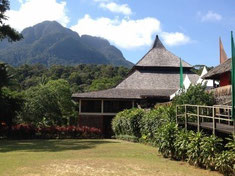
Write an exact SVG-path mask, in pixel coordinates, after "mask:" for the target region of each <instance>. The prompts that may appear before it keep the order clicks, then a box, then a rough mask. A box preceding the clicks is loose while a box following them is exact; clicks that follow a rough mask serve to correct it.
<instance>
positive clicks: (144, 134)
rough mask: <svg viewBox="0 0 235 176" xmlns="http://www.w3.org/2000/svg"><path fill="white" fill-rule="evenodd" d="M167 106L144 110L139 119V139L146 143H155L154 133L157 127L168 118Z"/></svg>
mask: <svg viewBox="0 0 235 176" xmlns="http://www.w3.org/2000/svg"><path fill="white" fill-rule="evenodd" d="M169 109H170V108H168V107H163V106H161V107H158V108H156V109H153V110H150V111H146V112H145V113H144V115H143V117H142V119H141V120H140V132H141V140H142V141H144V142H148V143H152V144H154V143H155V140H156V139H155V138H154V134H156V132H157V130H158V128H159V127H160V126H161V125H163V124H164V123H166V122H168V121H170V120H169V115H168V113H169Z"/></svg>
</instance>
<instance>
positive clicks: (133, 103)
mask: <svg viewBox="0 0 235 176" xmlns="http://www.w3.org/2000/svg"><path fill="white" fill-rule="evenodd" d="M134 107H135V101H134V100H132V108H134Z"/></svg>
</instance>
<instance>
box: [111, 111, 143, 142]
mask: <svg viewBox="0 0 235 176" xmlns="http://www.w3.org/2000/svg"><path fill="white" fill-rule="evenodd" d="M143 114H144V110H142V109H136V108H134V109H128V110H124V111H122V112H119V113H118V114H117V115H116V116H115V117H114V119H113V121H112V129H113V131H114V133H115V135H129V136H135V137H138V138H139V137H140V136H141V134H140V121H141V118H142V117H143Z"/></svg>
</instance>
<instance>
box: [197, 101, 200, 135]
mask: <svg viewBox="0 0 235 176" xmlns="http://www.w3.org/2000/svg"><path fill="white" fill-rule="evenodd" d="M197 131H198V132H200V107H199V106H197Z"/></svg>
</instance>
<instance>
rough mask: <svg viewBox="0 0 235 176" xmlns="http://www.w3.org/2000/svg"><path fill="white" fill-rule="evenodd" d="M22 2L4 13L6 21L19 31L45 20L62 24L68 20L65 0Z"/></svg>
mask: <svg viewBox="0 0 235 176" xmlns="http://www.w3.org/2000/svg"><path fill="white" fill-rule="evenodd" d="M19 1H20V0H19ZM21 1H22V0H21ZM22 2H23V3H22V4H21V6H20V8H19V10H10V11H8V12H7V13H6V15H7V16H8V17H9V19H8V21H7V23H8V24H10V25H11V26H12V27H14V28H15V29H17V30H19V31H21V30H23V29H24V28H26V27H29V26H33V25H35V24H37V23H40V22H42V21H45V20H50V21H58V22H59V23H61V24H62V25H63V26H66V25H67V24H68V22H69V17H68V16H67V15H66V2H65V1H62V2H56V0H26V1H22Z"/></svg>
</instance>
